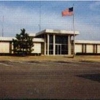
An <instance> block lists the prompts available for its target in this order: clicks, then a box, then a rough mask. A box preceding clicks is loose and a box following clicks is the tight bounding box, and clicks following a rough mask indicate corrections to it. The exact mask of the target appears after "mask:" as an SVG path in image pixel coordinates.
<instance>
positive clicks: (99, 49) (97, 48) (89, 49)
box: [75, 42, 100, 54]
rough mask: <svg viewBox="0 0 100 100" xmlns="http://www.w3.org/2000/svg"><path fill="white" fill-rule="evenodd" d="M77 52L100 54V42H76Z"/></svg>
mask: <svg viewBox="0 0 100 100" xmlns="http://www.w3.org/2000/svg"><path fill="white" fill-rule="evenodd" d="M77 53H87V54H88V53H95V54H99V53H100V44H99V43H97V44H96V43H95V44H94V43H91V44H89V43H88V42H87V43H85V44H84V43H79V42H78V43H75V54H77Z"/></svg>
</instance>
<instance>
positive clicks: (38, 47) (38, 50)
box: [32, 43, 41, 54]
mask: <svg viewBox="0 0 100 100" xmlns="http://www.w3.org/2000/svg"><path fill="white" fill-rule="evenodd" d="M32 49H34V50H33V51H32V53H37V54H40V53H41V43H34V47H33V48H32Z"/></svg>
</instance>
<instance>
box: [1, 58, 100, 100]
mask: <svg viewBox="0 0 100 100" xmlns="http://www.w3.org/2000/svg"><path fill="white" fill-rule="evenodd" d="M0 98H3V99H5V98H10V99H26V98H28V99H100V62H93V61H92V62H91V61H72V60H68V61H61V60H57V61H49V60H47V61H45V60H44V61H37V60H36V61H33V60H29V61H19V60H17V61H14V60H1V61H0Z"/></svg>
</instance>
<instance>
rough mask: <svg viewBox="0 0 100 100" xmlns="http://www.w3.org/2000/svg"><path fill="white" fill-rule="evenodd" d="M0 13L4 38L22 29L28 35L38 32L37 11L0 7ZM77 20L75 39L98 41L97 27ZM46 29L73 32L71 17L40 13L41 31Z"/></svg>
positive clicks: (0, 30)
mask: <svg viewBox="0 0 100 100" xmlns="http://www.w3.org/2000/svg"><path fill="white" fill-rule="evenodd" d="M2 9H3V10H2ZM0 12H1V15H0V33H2V16H4V35H5V36H15V35H16V33H19V32H20V29H22V28H25V29H26V31H27V32H30V33H34V32H38V31H39V20H40V17H39V10H38V11H36V9H32V11H27V10H25V9H23V8H22V7H20V8H19V7H17V8H12V7H6V6H0ZM93 18H94V17H93ZM79 19H80V18H76V19H75V29H76V30H79V31H80V35H79V36H78V37H77V38H78V39H90V40H96V39H100V38H99V37H98V36H99V32H100V29H99V27H98V26H94V24H87V23H86V22H85V20H84V22H83V21H81V20H79ZM98 19H99V17H98ZM95 20H96V18H95ZM97 21H98V20H97ZM46 28H50V29H65V30H73V20H72V16H71V17H62V16H61V15H60V14H58V13H53V12H50V11H49V12H44V11H42V13H41V29H42V30H43V29H46Z"/></svg>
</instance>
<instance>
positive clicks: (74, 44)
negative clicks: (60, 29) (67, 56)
mask: <svg viewBox="0 0 100 100" xmlns="http://www.w3.org/2000/svg"><path fill="white" fill-rule="evenodd" d="M74 14H75V12H74V4H73V33H74V35H73V58H74V57H75V22H74Z"/></svg>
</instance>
